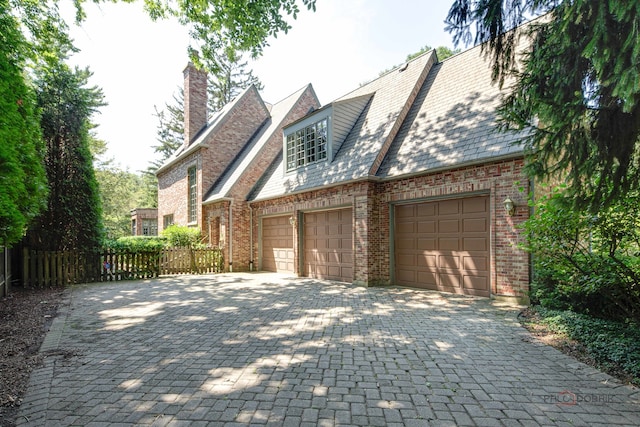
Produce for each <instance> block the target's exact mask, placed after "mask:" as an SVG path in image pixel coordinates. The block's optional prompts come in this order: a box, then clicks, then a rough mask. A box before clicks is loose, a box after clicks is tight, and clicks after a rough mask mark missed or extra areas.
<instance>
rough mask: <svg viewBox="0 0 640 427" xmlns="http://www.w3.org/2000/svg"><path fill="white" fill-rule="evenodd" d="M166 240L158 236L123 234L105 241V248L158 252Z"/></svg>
mask: <svg viewBox="0 0 640 427" xmlns="http://www.w3.org/2000/svg"><path fill="white" fill-rule="evenodd" d="M166 242H167V240H166V239H165V238H163V237H158V236H125V237H120V238H118V239H117V240H110V241H107V242H105V244H104V246H105V248H106V249H111V250H115V251H128V252H159V251H160V250H161V249H162V248H163V247H164V246H165V245H166Z"/></svg>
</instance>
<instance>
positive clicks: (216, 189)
mask: <svg viewBox="0 0 640 427" xmlns="http://www.w3.org/2000/svg"><path fill="white" fill-rule="evenodd" d="M306 91H311V93H312V94H313V96H314V97H315V98H316V99H317V97H316V96H315V93H314V92H313V87H312V86H311V85H310V84H309V85H307V86H305V87H303V88H301V89H300V90H298V91H296V92H295V93H293V94H291V95H289V96H288V97H286V98H285V99H283V100H282V101H280V102H277V103H275V104H273V105H270V112H271V115H270V117H269V119H267V120H266V121H265V123H263V125H262V126H261V127H260V129H258V131H257V132H256V133H255V134H254V135H253V137H252V138H251V139H250V140H249V141H247V144H246V145H245V146H244V148H243V149H242V150H241V152H240V153H239V154H238V155H237V156H236V158H235V159H234V160H233V162H231V164H229V166H228V167H227V169H226V170H225V171H224V172H223V173H222V175H221V176H220V177H219V178H218V179H217V180H216V182H215V183H214V184H213V186H212V187H211V189H210V190H209V191H208V192H207V193H206V195H205V196H204V201H203V203H204V204H207V203H212V202H215V201H217V200H221V199H224V198H226V197H229V196H230V194H229V193H230V191H231V190H232V188H233V187H234V185H236V184H237V183H238V181H239V180H240V179H241V177H242V175H243V174H244V173H245V172H247V171H248V170H250V169H251V167H252V165H253V163H254V161H255V160H256V158H257V157H258V156H259V155H260V154H261V151H262V149H263V148H264V146H265V145H266V144H267V142H268V141H269V139H271V138H272V137H273V136H274V134H276V133H277V137H278V138H279V140H280V141H281V139H282V133H281V132H280V131H279V129H281V128H282V126H283V124H284V123H283V122H284V120H285V118H286V117H287V116H288V115H289V113H290V112H291V110H292V109H293V108H294V107H295V106H296V104H297V102H298V101H299V100H300V97H301V96H302V95H303V94H304V93H305V92H306Z"/></svg>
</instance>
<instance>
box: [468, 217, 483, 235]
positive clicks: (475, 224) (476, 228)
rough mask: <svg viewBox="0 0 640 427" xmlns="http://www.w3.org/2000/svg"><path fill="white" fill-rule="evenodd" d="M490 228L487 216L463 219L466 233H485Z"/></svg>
mask: <svg viewBox="0 0 640 427" xmlns="http://www.w3.org/2000/svg"><path fill="white" fill-rule="evenodd" d="M488 229H489V225H488V222H487V220H486V219H485V218H464V219H463V220H462V230H463V231H464V232H465V233H485V232H486V231H487V230H488Z"/></svg>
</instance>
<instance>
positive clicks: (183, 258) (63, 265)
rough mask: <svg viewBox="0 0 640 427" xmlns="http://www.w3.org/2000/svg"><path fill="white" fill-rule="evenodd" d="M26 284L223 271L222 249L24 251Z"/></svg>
mask: <svg viewBox="0 0 640 427" xmlns="http://www.w3.org/2000/svg"><path fill="white" fill-rule="evenodd" d="M22 257H23V259H22V281H23V284H24V286H36V287H38V286H64V285H68V284H73V283H91V282H105V281H117V280H132V279H148V278H152V277H158V276H160V275H166V274H198V273H219V272H220V271H221V269H222V265H223V263H222V256H221V252H220V250H219V249H216V248H209V249H194V250H190V249H188V248H168V249H163V250H161V251H160V252H157V251H150V252H126V251H110V250H108V251H102V252H91V253H79V252H72V251H57V252H51V251H36V250H32V249H28V248H25V249H23V252H22Z"/></svg>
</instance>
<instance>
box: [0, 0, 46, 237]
mask: <svg viewBox="0 0 640 427" xmlns="http://www.w3.org/2000/svg"><path fill="white" fill-rule="evenodd" d="M26 48H27V45H26V41H25V39H24V37H23V36H22V34H21V33H20V31H19V30H18V22H17V21H16V20H15V19H14V18H13V17H12V16H11V14H10V9H9V3H8V2H7V1H6V0H0V245H5V246H11V245H12V244H14V243H16V242H18V241H20V239H21V238H22V237H23V234H24V232H25V230H26V227H27V226H28V224H29V222H30V221H31V220H32V219H33V218H34V217H35V216H36V215H37V214H38V213H39V212H40V210H41V209H43V208H44V206H45V204H46V195H47V187H46V185H47V182H46V176H45V173H44V167H43V164H42V154H43V142H42V136H41V133H40V124H39V123H38V115H37V113H36V97H35V94H34V92H33V90H32V89H31V87H30V86H29V85H28V84H27V82H26V81H25V79H24V75H23V73H22V69H23V67H24V61H25V53H26Z"/></svg>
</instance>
